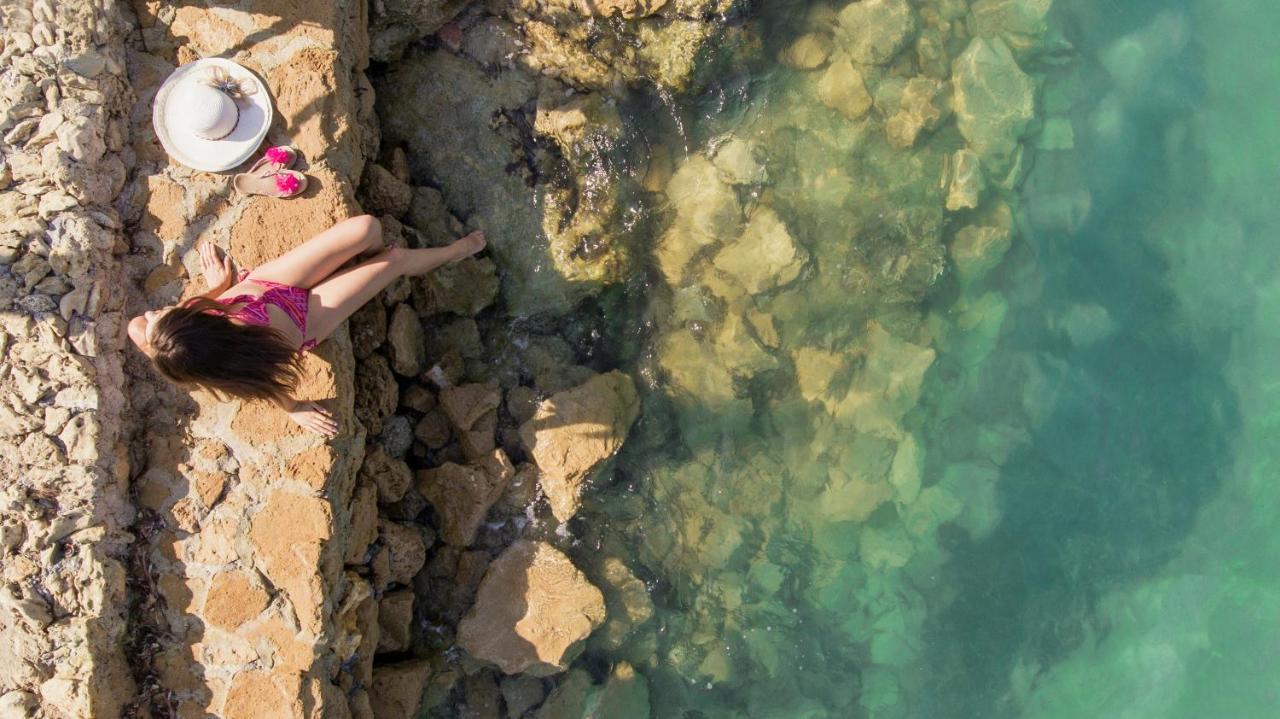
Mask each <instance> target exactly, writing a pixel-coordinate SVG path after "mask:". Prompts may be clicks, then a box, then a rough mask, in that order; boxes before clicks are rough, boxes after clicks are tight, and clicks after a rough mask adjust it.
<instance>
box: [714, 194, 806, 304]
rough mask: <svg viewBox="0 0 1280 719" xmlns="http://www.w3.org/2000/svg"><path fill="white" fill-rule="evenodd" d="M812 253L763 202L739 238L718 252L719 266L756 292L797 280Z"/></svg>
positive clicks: (749, 290) (747, 288)
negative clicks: (800, 245) (798, 245)
mask: <svg viewBox="0 0 1280 719" xmlns="http://www.w3.org/2000/svg"><path fill="white" fill-rule="evenodd" d="M808 257H809V255H808V253H806V252H805V251H804V250H803V249H801V248H799V247H797V246H796V243H795V241H794V240H792V239H791V233H789V232H787V226H786V225H784V224H783V223H782V220H780V219H779V218H778V214H777V213H776V212H774V211H773V210H772V209H770V208H768V207H764V206H761V207H759V208H757V209H756V210H755V212H753V213H751V220H750V221H749V222H748V223H747V228H746V230H745V231H744V232H743V233H742V237H740V238H738V241H737V242H734V243H732V244H730V245H727V246H726V247H725V248H724V249H722V250H720V252H719V253H718V254H716V256H715V260H714V262H715V266H716V268H717V269H719V270H720V271H722V272H725V273H727V274H729V275H730V276H732V277H733V278H734V279H736V280H737V281H738V282H739V283H740V284H741V285H742V286H743V287H744V288H745V289H746V290H747V292H750V293H752V294H755V293H757V292H764V291H765V290H771V289H773V288H775V287H778V286H780V285H785V284H787V283H788V282H790V281H792V280H794V279H795V278H796V277H797V276H798V275H799V274H800V270H801V269H802V268H803V267H804V263H805V261H806V260H807V259H808Z"/></svg>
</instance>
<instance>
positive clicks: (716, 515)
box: [575, 0, 1280, 717]
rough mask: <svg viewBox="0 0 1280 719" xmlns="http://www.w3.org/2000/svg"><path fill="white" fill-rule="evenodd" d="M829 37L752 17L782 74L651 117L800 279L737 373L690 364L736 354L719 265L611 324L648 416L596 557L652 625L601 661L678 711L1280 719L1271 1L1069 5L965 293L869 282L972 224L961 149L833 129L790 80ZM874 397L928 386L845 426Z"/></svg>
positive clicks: (667, 142)
mask: <svg viewBox="0 0 1280 719" xmlns="http://www.w3.org/2000/svg"><path fill="white" fill-rule="evenodd" d="M944 4H945V3H944ZM815 8H817V9H816V10H815ZM814 12H819V13H821V12H823V10H822V8H821V7H820V6H816V5H815V4H814V3H810V2H760V3H755V4H754V6H753V7H752V8H751V9H750V10H749V11H748V12H746V13H745V14H744V15H743V16H742V17H740V18H737V19H736V22H740V23H743V24H744V25H745V26H746V27H749V28H750V29H751V30H752V31H753V33H754V35H755V36H756V37H759V38H760V39H761V42H762V43H763V45H764V48H763V53H761V54H762V55H763V56H764V57H766V58H768V61H767V62H765V63H763V64H761V63H754V64H753V63H737V62H736V61H735V59H734V58H733V57H725V58H721V60H720V64H718V65H716V66H715V68H716V69H715V72H716V73H717V75H716V79H715V80H714V81H713V82H711V84H710V85H709V88H708V89H707V90H706V91H705V92H702V93H700V94H698V95H697V96H695V97H684V98H675V99H669V101H668V102H667V103H666V104H663V103H655V104H652V105H649V106H645V105H644V104H643V103H639V102H638V103H637V107H635V108H631V111H632V112H633V113H634V114H633V115H632V120H633V121H634V122H636V123H638V124H639V125H640V126H641V127H642V128H643V132H644V134H645V135H646V138H647V141H648V142H649V143H650V144H651V145H653V146H655V147H659V146H660V149H661V150H662V151H665V152H668V153H669V154H670V155H671V156H672V157H674V160H673V163H674V165H675V166H676V167H677V168H678V167H679V166H680V165H681V164H682V163H683V162H687V161H688V158H690V157H693V156H697V155H699V154H700V153H702V154H707V153H710V152H714V151H715V150H716V148H717V147H721V146H723V145H724V144H725V143H727V142H730V141H732V140H734V139H742V140H746V141H750V142H752V143H756V144H757V145H759V146H760V147H761V149H762V153H761V154H762V155H763V157H764V162H763V164H764V166H765V167H766V169H767V173H768V180H767V181H766V182H763V183H759V184H760V185H761V186H762V187H763V188H764V189H760V190H756V191H753V192H755V194H752V195H751V196H750V197H739V198H738V199H739V200H740V201H741V202H743V203H745V204H746V205H751V206H756V207H758V206H768V207H770V208H771V209H772V210H774V211H775V212H776V214H777V216H778V217H780V218H781V220H782V221H783V222H784V223H785V225H786V226H787V227H788V229H789V231H790V234H791V235H792V237H793V238H794V240H795V242H796V244H797V245H798V246H800V247H801V248H802V249H803V251H804V253H805V255H806V262H807V264H806V266H805V270H804V271H803V273H802V274H801V275H800V276H799V277H798V278H797V279H796V280H795V281H794V284H793V285H791V286H790V287H789V288H787V289H784V290H781V291H777V292H774V293H772V294H769V293H765V294H766V295H768V299H767V300H766V301H763V302H762V303H761V304H758V305H757V311H760V310H763V311H764V312H765V313H766V314H769V315H771V316H772V318H773V324H772V328H773V331H776V337H770V338H767V342H768V343H771V344H772V346H770V347H768V348H767V349H766V351H765V352H764V353H763V356H761V353H759V352H758V351H757V350H755V349H750V348H747V345H743V348H744V349H742V351H741V352H740V353H739V360H738V361H739V362H740V364H739V365H737V366H735V369H737V370H741V369H744V368H745V369H746V370H749V372H748V374H750V375H751V377H752V378H751V380H750V381H749V382H746V383H742V382H738V383H737V384H729V385H728V386H727V385H726V382H725V376H724V375H723V374H717V373H716V372H715V371H712V370H710V369H707V370H705V372H704V370H702V369H700V368H703V367H704V366H709V365H711V364H714V363H712V362H710V361H708V358H707V357H702V356H701V355H698V352H699V351H702V350H699V349H697V348H698V347H701V346H703V345H700V344H697V343H698V342H703V343H710V344H708V345H707V346H723V345H724V343H725V342H730V343H732V342H734V341H736V340H734V339H733V338H730V339H728V340H726V339H724V337H723V335H720V334H715V333H718V332H723V331H724V330H723V329H722V328H723V326H724V323H726V322H734V321H738V320H733V319H726V318H727V317H729V315H730V314H733V311H732V310H730V311H728V312H726V311H725V309H724V305H725V301H724V300H723V298H719V299H717V298H716V297H714V295H715V294H716V289H715V288H714V287H712V288H711V289H710V290H707V289H706V287H707V285H708V284H713V281H712V280H710V279H708V278H709V277H710V275H706V276H703V275H698V274H697V272H696V271H694V272H693V275H694V277H693V278H692V279H691V280H690V281H689V282H687V283H685V284H683V285H680V284H676V285H675V286H669V287H666V288H665V289H662V288H659V289H657V290H655V291H654V292H653V293H652V297H650V296H648V295H645V296H644V299H643V301H642V302H633V303H632V304H631V305H626V304H625V303H622V304H620V306H629V307H631V308H632V309H631V310H629V312H630V314H627V313H626V312H622V313H621V314H620V315H619V317H617V318H615V319H617V320H618V322H617V324H618V327H619V329H618V330H617V331H618V333H619V334H620V335H622V334H627V335H628V336H635V335H641V336H643V341H642V342H641V344H642V345H643V349H642V350H641V351H640V352H639V356H638V357H636V359H635V366H634V367H633V368H632V369H633V370H634V371H635V373H636V374H637V375H638V376H641V377H646V378H648V379H649V380H650V382H649V388H648V392H647V395H648V397H647V399H646V401H645V414H644V416H643V418H642V420H641V423H640V424H639V425H638V427H637V429H636V431H635V433H634V435H635V436H633V438H632V441H631V443H630V444H629V445H628V447H627V448H626V450H625V451H624V454H623V456H622V457H621V458H620V460H619V462H618V466H617V471H616V473H615V474H616V477H615V482H614V483H613V484H611V485H610V486H608V487H605V488H602V489H600V491H598V492H596V493H595V495H594V497H593V498H592V499H591V500H590V501H589V504H588V507H587V508H586V511H584V513H583V515H582V516H581V517H580V518H579V519H578V520H576V523H575V533H576V534H578V535H580V536H582V540H581V541H580V542H579V543H578V545H577V547H576V551H578V552H579V554H580V555H585V554H591V553H595V552H603V553H604V554H607V555H610V556H615V557H619V558H621V559H622V560H623V561H624V563H625V564H626V565H627V566H628V567H629V568H630V570H631V572H632V573H633V574H635V575H636V576H637V577H638V578H639V579H641V580H642V581H643V582H645V584H646V586H647V587H648V589H649V594H650V595H651V596H652V598H653V603H654V614H653V617H652V618H651V619H649V620H648V621H647V622H645V623H644V625H643V626H642V627H641V628H640V629H638V630H636V631H634V632H632V633H630V634H629V635H627V637H626V638H625V639H623V640H619V641H611V640H605V641H601V640H600V639H599V638H597V639H596V640H593V644H592V646H591V648H590V649H589V651H588V652H587V654H586V655H585V657H584V662H585V663H586V664H588V665H590V666H594V667H597V668H604V669H603V670H607V667H608V666H611V665H613V664H614V663H616V662H619V661H626V662H629V663H631V664H633V665H634V666H635V667H636V668H637V670H638V671H639V672H640V673H642V674H644V675H645V676H646V678H647V679H648V681H649V684H650V687H651V694H650V701H651V705H652V715H653V716H655V717H862V716H866V717H1023V716H1025V717H1274V716H1280V484H1278V482H1280V476H1278V471H1277V470H1278V469H1280V466H1278V465H1277V464H1276V459H1277V458H1280V457H1278V455H1280V437H1277V432H1278V431H1280V361H1278V358H1280V321H1277V309H1278V308H1280V276H1278V274H1277V273H1278V272H1280V201H1278V200H1277V196H1278V195H1277V192H1278V191H1280V181H1278V180H1277V178H1278V177H1280V53H1277V52H1276V50H1277V46H1276V41H1275V36H1274V29H1275V28H1276V27H1280V4H1277V3H1275V2H1272V1H1271V0H1225V1H1222V0H1213V1H1210V0H1126V1H1125V2H1114V1H1112V0H1056V2H1055V5H1054V8H1053V11H1052V14H1051V16H1050V21H1051V26H1052V27H1051V31H1050V32H1051V33H1052V34H1053V37H1054V38H1055V39H1054V42H1056V43H1058V44H1057V46H1056V47H1057V50H1056V51H1055V52H1053V53H1050V55H1051V57H1048V58H1047V59H1044V61H1043V62H1039V63H1038V64H1037V65H1036V67H1034V68H1030V67H1028V68H1024V69H1026V70H1027V71H1028V72H1029V73H1031V74H1032V76H1033V77H1034V78H1036V81H1037V83H1038V84H1039V90H1038V94H1037V97H1038V100H1037V114H1038V118H1037V120H1036V121H1035V123H1033V126H1032V129H1031V134H1030V136H1029V137H1028V139H1027V142H1028V144H1029V145H1030V146H1031V149H1030V151H1029V152H1028V153H1027V159H1028V166H1027V167H1026V168H1024V170H1023V172H1022V173H1021V179H1020V181H1019V182H1018V183H1017V184H1016V186H1015V187H1013V188H1012V190H1011V194H1010V200H1011V201H1010V203H1009V204H1010V206H1011V207H1012V210H1013V218H1014V226H1015V231H1014V233H1013V239H1012V243H1011V246H1010V248H1009V250H1008V252H1007V253H1005V254H1004V256H1003V258H1002V259H1001V261H1000V262H999V264H998V265H997V266H995V267H994V268H993V269H991V270H990V271H989V272H988V273H987V274H986V275H985V276H983V277H980V278H979V279H977V280H974V281H972V282H968V281H965V279H964V278H960V277H957V276H956V273H955V272H954V270H953V269H952V268H951V267H950V265H948V264H947V262H946V261H945V260H944V259H942V258H937V259H938V260H939V262H938V266H937V267H932V266H929V262H928V261H927V260H929V258H928V257H927V256H926V255H927V253H928V248H915V249H913V250H912V252H916V251H917V250H918V252H917V254H915V255H912V260H913V261H914V262H915V264H914V265H911V266H910V267H908V269H907V270H904V271H902V272H898V273H897V274H894V275H893V276H894V278H895V279H894V281H893V282H885V281H880V280H877V279H875V278H874V277H872V278H870V279H868V277H870V275H869V274H868V273H869V272H870V270H868V269H867V268H872V269H873V270H874V269H876V268H880V267H882V266H883V265H884V262H883V259H884V258H881V257H879V256H877V255H876V253H878V252H882V250H881V249H880V248H883V247H884V246H886V243H889V244H892V243H893V242H900V243H903V244H904V246H906V245H909V244H910V243H911V242H912V241H913V240H912V237H913V236H914V235H913V233H916V232H924V231H932V230H937V231H938V232H940V233H942V234H943V236H945V237H947V238H951V237H952V236H953V234H954V233H955V231H956V229H957V227H956V224H955V220H954V219H948V218H944V217H942V216H941V214H939V215H938V216H937V217H934V216H933V215H930V214H929V213H928V212H927V211H926V210H925V209H921V208H926V207H928V206H930V204H931V203H932V204H934V205H936V204H937V202H938V199H939V197H940V195H939V194H938V193H939V191H938V188H937V186H936V184H937V182H938V177H939V175H940V174H941V173H942V172H943V171H944V170H945V167H944V166H943V164H942V163H943V162H945V157H944V153H942V152H929V151H927V150H926V149H922V148H924V147H925V145H926V143H921V144H920V145H918V146H917V148H916V149H914V150H894V149H893V148H890V147H888V146H887V145H885V144H884V143H883V141H879V142H877V141H875V140H872V139H867V138H863V137H860V136H848V133H851V132H854V131H853V130H850V129H848V127H846V126H847V125H849V123H844V122H842V121H841V120H839V119H838V118H837V119H832V117H833V116H832V114H831V113H830V112H829V111H827V110H826V109H825V108H821V107H813V105H814V104H815V103H814V101H813V99H812V97H811V96H810V95H806V92H807V91H806V90H805V89H804V88H805V87H808V86H807V85H805V83H811V82H812V81H811V80H810V79H806V78H804V77H802V74H803V73H798V72H796V71H793V70H788V69H786V68H783V67H781V66H779V65H778V64H777V63H776V62H774V58H776V57H777V53H778V52H779V51H780V50H781V49H782V48H784V47H786V46H787V45H788V44H789V43H790V41H791V40H792V39H794V37H795V36H796V35H797V34H799V33H800V32H802V31H803V29H804V27H805V23H806V22H810V21H811V20H812V13H814ZM725 52H726V53H727V54H731V53H730V51H729V50H726V51H725ZM654 110H658V111H657V112H654ZM939 132H947V130H939ZM951 132H954V130H952V131H951ZM926 134H927V133H926ZM944 144H945V143H944ZM850 148H855V149H853V150H850ZM712 199H714V198H712ZM895 213H896V214H895ZM676 221H678V220H671V219H670V218H669V217H668V218H666V219H664V220H663V221H662V222H660V223H659V225H660V227H659V228H658V230H656V231H655V232H654V234H653V236H652V237H651V238H646V239H645V242H647V243H648V247H647V249H648V250H650V251H651V252H653V253H655V256H656V255H657V254H660V247H659V245H660V243H661V239H660V233H661V231H662V227H665V226H666V225H667V224H670V223H671V222H676ZM975 222H977V221H976V220H975ZM988 222H990V221H988ZM977 224H982V223H981V222H977ZM949 241H950V240H949V239H948V242H949ZM922 258H923V259H922ZM889 259H890V260H892V259H893V258H889ZM660 261H661V259H660V258H659V259H655V264H657V263H659V262H660ZM921 263H923V264H924V265H926V266H929V271H928V272H927V273H926V275H927V276H923V277H914V276H913V275H912V274H911V273H912V271H914V270H911V267H915V268H916V269H919V268H920V267H921ZM938 268H941V269H938ZM934 271H939V272H941V276H940V277H936V278H935V277H934V276H933V275H932V274H931V273H932V272H934ZM864 275H866V276H864ZM655 276H658V277H661V275H660V274H657V273H655ZM922 286H927V287H928V289H927V290H926V291H922V292H921V291H918V289H919V287H922ZM877 293H880V294H877ZM753 317H755V316H754V315H753ZM756 319H758V318H756ZM756 319H750V322H752V323H753V326H754V330H752V331H751V332H750V333H749V334H750V336H751V337H754V338H757V339H761V341H765V339H764V338H762V337H761V336H762V334H768V332H766V331H764V330H762V329H761V327H763V325H761V324H758V323H756ZM704 328H707V329H704ZM703 331H705V332H708V333H712V335H713V336H711V337H710V338H709V339H708V338H703V337H701V336H700V335H699V334H698V333H699V332H703ZM682 332H692V333H693V334H692V335H691V336H692V337H693V339H692V340H690V339H683V337H684V335H681V334H679V333H682ZM681 343H685V344H687V345H688V347H685V344H681ZM717 343H718V344H717ZM689 347H692V348H693V349H689ZM751 347H755V345H751ZM682 352H683V353H684V354H685V355H689V356H687V357H676V359H672V356H674V355H680V354H681V353H682ZM708 357H709V356H708ZM673 368H675V370H677V371H678V372H679V373H682V374H683V376H684V377H685V381H686V382H694V383H696V382H702V383H703V384H701V385H699V386H700V387H702V390H703V391H701V392H700V393H697V395H696V396H694V397H689V396H688V394H689V393H687V392H685V393H683V395H684V396H681V395H682V393H680V392H677V391H676V390H674V389H672V388H671V385H670V384H665V383H664V381H663V379H662V378H663V377H667V376H669V375H670V374H671V371H672V369H673ZM700 372H703V374H700ZM921 372H923V374H922V376H921ZM737 374H741V373H737ZM865 376H872V379H863V378H864V377H865ZM876 381H881V383H882V384H885V385H894V386H900V385H901V386H908V387H909V386H910V385H912V384H913V383H916V384H918V385H919V393H918V395H915V394H914V393H913V392H911V391H910V389H908V391H907V392H906V394H907V395H908V396H906V397H898V398H897V399H894V400H892V401H890V402H889V404H893V403H894V402H896V401H898V400H903V401H904V402H906V405H905V406H903V407H900V408H899V407H892V408H889V409H885V410H884V412H883V414H884V415H886V417H884V418H882V419H884V422H883V423H882V424H881V425H878V426H875V427H870V426H864V425H861V424H858V423H857V422H854V423H852V424H850V423H847V422H842V421H841V419H840V417H841V409H840V408H841V407H842V406H844V404H842V403H845V402H846V401H851V400H848V398H849V397H853V396H855V395H857V393H858V392H859V391H860V389H861V390H866V391H867V392H876V391H879V390H876V389H874V388H872V389H868V387H869V386H870V385H869V384H868V385H867V386H864V384H866V383H871V384H874V382H876ZM895 383H897V384H895ZM876 386H877V387H878V386H879V385H876ZM899 409H901V410H902V412H901V413H899V411H898V410H899ZM899 414H901V416H899ZM867 507H869V508H870V510H869V511H866V512H864V511H863V508H867Z"/></svg>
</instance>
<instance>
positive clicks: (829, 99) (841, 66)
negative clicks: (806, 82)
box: [818, 58, 871, 120]
mask: <svg viewBox="0 0 1280 719" xmlns="http://www.w3.org/2000/svg"><path fill="white" fill-rule="evenodd" d="M818 99H819V100H821V101H822V104H824V105H826V106H827V107H829V108H831V109H832V110H835V111H837V112H839V113H840V114H841V115H844V116H845V117H846V118H848V119H850V120H856V119H858V118H860V117H862V116H863V115H865V114H867V110H869V109H871V93H869V92H867V86H866V84H865V82H864V81H863V79H862V73H861V72H860V71H859V70H858V69H857V68H855V67H854V66H853V63H852V62H850V61H849V60H848V58H840V59H837V60H836V61H834V62H832V63H831V65H830V67H828V68H827V69H826V71H825V72H823V73H822V77H821V79H819V80H818Z"/></svg>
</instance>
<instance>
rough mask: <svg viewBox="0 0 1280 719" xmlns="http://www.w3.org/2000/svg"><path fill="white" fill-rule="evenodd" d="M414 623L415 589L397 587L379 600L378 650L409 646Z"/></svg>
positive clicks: (400, 649)
mask: <svg viewBox="0 0 1280 719" xmlns="http://www.w3.org/2000/svg"><path fill="white" fill-rule="evenodd" d="M412 625H413V590H412V589H397V590H395V591H393V592H387V593H386V594H384V595H382V599H380V600H378V651H379V652H399V651H404V650H405V649H408V648H409V641H410V639H411V631H412Z"/></svg>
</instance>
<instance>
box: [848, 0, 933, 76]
mask: <svg viewBox="0 0 1280 719" xmlns="http://www.w3.org/2000/svg"><path fill="white" fill-rule="evenodd" d="M839 23H840V25H839V28H840V32H839V36H843V38H844V40H845V45H844V47H845V49H846V50H847V51H848V52H849V54H850V55H851V56H852V57H853V59H854V60H856V61H857V62H860V63H862V64H864V65H883V64H885V63H887V62H889V60H891V59H893V56H894V55H897V54H898V51H899V50H901V49H902V48H904V47H906V44H907V41H908V40H909V39H910V38H911V35H912V34H913V33H914V32H915V29H916V18H915V14H914V13H913V12H912V11H911V6H910V5H908V4H907V0H859V2H852V3H849V4H848V5H846V6H845V7H844V9H843V10H841V11H840V15H839ZM839 36H838V37H839Z"/></svg>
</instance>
